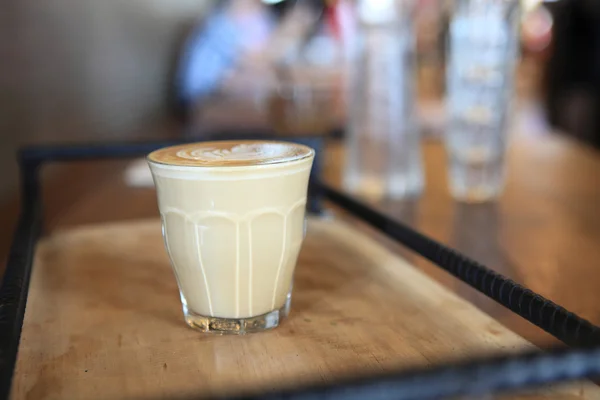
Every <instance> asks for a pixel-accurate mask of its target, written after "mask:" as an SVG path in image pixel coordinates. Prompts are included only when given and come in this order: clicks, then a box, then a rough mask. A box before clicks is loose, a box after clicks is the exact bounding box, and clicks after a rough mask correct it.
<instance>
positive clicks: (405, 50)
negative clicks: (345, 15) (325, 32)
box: [344, 0, 423, 198]
mask: <svg viewBox="0 0 600 400" xmlns="http://www.w3.org/2000/svg"><path fill="white" fill-rule="evenodd" d="M413 9H414V2H413V1H412V0H359V1H357V2H356V14H357V26H356V29H355V35H354V38H353V39H354V43H352V44H351V52H350V53H351V54H350V60H349V62H350V71H349V87H348V91H349V93H348V129H347V143H346V148H347V158H346V168H345V172H344V185H345V187H346V189H348V190H349V191H351V192H355V193H358V194H361V195H366V196H368V197H376V198H377V197H388V198H405V197H411V196H415V195H418V194H420V193H421V191H422V189H423V171H422V164H421V150H420V140H419V130H418V128H417V124H416V121H415V112H414V100H415V96H414V79H415V68H414V61H415V42H414V32H413V24H412V21H413V18H412V17H413V16H412V11H413Z"/></svg>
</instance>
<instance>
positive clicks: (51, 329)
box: [13, 219, 598, 400]
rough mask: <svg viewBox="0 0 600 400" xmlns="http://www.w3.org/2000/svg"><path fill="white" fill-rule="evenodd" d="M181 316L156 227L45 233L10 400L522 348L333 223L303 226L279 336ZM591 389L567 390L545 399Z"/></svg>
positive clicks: (244, 379) (154, 393)
mask: <svg viewBox="0 0 600 400" xmlns="http://www.w3.org/2000/svg"><path fill="white" fill-rule="evenodd" d="M180 307H181V305H180V302H179V296H178V292H177V286H176V283H175V279H173V276H172V272H171V269H170V267H169V265H168V261H167V257H166V254H165V252H164V250H163V244H162V238H161V234H160V225H159V222H158V221H156V220H146V221H139V222H128V223H119V224H105V225H91V226H88V227H80V228H75V229H70V230H63V231H57V232H55V233H54V234H53V235H51V236H49V237H47V238H46V239H44V240H43V241H42V242H41V243H40V246H39V249H38V252H37V257H36V261H35V269H34V274H33V277H32V282H31V289H30V296H29V301H28V305H27V312H26V316H25V324H24V327H23V334H22V339H21V347H20V351H19V356H18V363H17V369H16V374H15V379H14V386H13V399H15V400H16V399H65V398H69V399H96V398H98V399H99V398H111V399H120V398H173V397H179V396H181V397H185V396H192V395H198V394H203V395H213V394H216V393H220V394H223V393H233V392H237V391H239V390H240V389H241V388H248V389H269V388H273V387H277V386H280V385H282V384H287V385H290V384H300V383H306V382H312V381H325V382H329V381H332V380H334V379H336V378H340V377H343V376H347V375H349V374H356V373H367V372H377V371H385V370H389V369H391V368H395V367H407V368H408V367H414V366H427V365H435V364H439V363H441V362H446V361H452V360H460V359H464V358H466V357H472V356H481V355H485V354H498V353H502V354H505V353H509V352H516V351H521V350H524V349H526V348H531V347H532V345H531V344H530V343H528V342H527V341H525V340H524V339H522V338H521V337H519V336H518V335H516V334H515V333H513V332H511V331H509V330H508V329H506V328H505V327H503V326H502V325H501V324H499V323H498V322H497V321H495V320H494V319H493V318H491V317H489V316H487V315H485V314H484V313H482V312H481V311H479V310H478V309H477V308H475V307H474V306H473V305H471V304H470V303H468V302H466V301H464V300H462V299H460V298H459V297H457V296H456V295H455V294H453V293H451V292H450V291H448V290H446V289H445V288H443V287H442V286H440V285H439V284H437V283H435V282H434V281H432V280H431V279H430V278H428V277H427V276H426V275H424V274H423V273H422V272H420V271H418V270H417V269H415V268H413V267H412V266H411V265H409V264H408V263H407V262H406V261H405V260H404V259H402V258H399V257H398V256H397V255H395V254H394V253H392V252H390V251H389V250H387V249H385V248H384V247H382V246H381V245H379V244H378V243H376V242H375V241H374V240H373V239H371V238H369V237H368V236H365V235H363V234H361V233H359V232H358V231H357V230H355V229H353V228H351V227H350V226H348V225H346V224H344V223H341V222H340V221H335V220H330V221H325V220H314V219H313V220H311V221H310V223H309V234H308V236H307V239H306V242H305V245H304V247H303V250H302V252H301V255H300V260H299V264H298V268H297V273H296V278H295V287H294V299H293V305H292V313H291V315H290V318H289V319H287V320H286V321H285V322H284V323H283V324H282V326H280V327H279V328H277V329H275V330H273V331H270V332H266V333H261V334H254V335H248V336H244V337H236V336H212V335H204V334H200V333H198V332H196V331H194V330H191V329H190V328H188V327H187V326H186V325H185V324H184V322H183V320H182V315H181V308H180ZM597 392H598V391H597V389H596V387H591V386H589V385H588V384H585V383H578V384H575V385H571V386H568V387H562V388H547V389H546V390H545V391H544V392H543V393H542V394H543V395H544V396H543V398H585V396H588V395H589V396H592V395H596V394H597ZM539 395H541V394H539ZM584 395H585V396H584ZM525 398H531V397H525ZM588 398H589V397H588Z"/></svg>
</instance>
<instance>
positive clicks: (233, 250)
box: [148, 141, 314, 333]
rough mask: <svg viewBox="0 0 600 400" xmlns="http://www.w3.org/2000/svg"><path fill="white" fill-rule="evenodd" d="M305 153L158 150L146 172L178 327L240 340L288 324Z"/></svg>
mask: <svg viewBox="0 0 600 400" xmlns="http://www.w3.org/2000/svg"><path fill="white" fill-rule="evenodd" d="M313 158H314V151H313V150H312V149H310V148H309V147H306V146H303V145H300V144H293V143H286V142H268V141H221V142H204V143H194V144H186V145H181V146H175V147H168V148H164V149H160V150H157V151H155V152H153V153H151V154H150V155H149V156H148V162H149V165H150V169H151V171H152V175H153V177H154V182H155V185H156V189H157V195H158V205H159V209H160V214H161V217H162V224H163V235H164V240H165V246H166V249H167V252H168V254H169V257H170V259H171V264H172V266H173V269H174V271H175V276H176V278H177V282H178V284H179V289H180V293H181V301H182V303H183V310H184V314H185V318H186V321H187V323H188V324H189V325H190V326H192V327H195V328H198V329H200V330H203V331H215V332H225V333H245V332H252V331H260V330H264V329H268V328H272V327H274V326H277V325H278V323H279V319H280V317H282V316H284V315H285V314H287V310H288V308H289V299H290V293H291V288H292V277H293V272H294V268H295V264H296V259H297V257H298V252H299V251H300V246H301V244H302V241H303V239H304V215H305V208H306V195H307V188H308V179H309V175H310V169H311V166H312V162H313Z"/></svg>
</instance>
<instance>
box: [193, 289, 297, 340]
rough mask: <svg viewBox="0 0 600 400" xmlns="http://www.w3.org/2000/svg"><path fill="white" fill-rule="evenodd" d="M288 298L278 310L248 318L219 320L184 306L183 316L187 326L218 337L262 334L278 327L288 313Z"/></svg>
mask: <svg viewBox="0 0 600 400" xmlns="http://www.w3.org/2000/svg"><path fill="white" fill-rule="evenodd" d="M290 300H291V299H290V296H288V298H287V300H286V302H285V304H284V305H283V307H281V308H280V309H278V310H273V311H271V312H268V313H266V314H263V315H258V316H256V317H249V318H219V317H205V316H203V315H198V314H195V313H193V312H191V311H190V310H188V308H187V306H186V305H185V304H184V306H183V315H184V317H185V322H187V324H188V325H189V326H190V327H192V328H194V329H196V330H199V331H201V332H205V333H215V334H220V335H245V334H246V333H255V332H262V331H266V330H269V329H273V328H276V327H278V326H279V323H280V322H281V320H282V319H283V318H285V317H287V316H288V314H289V312H290V304H291V302H290Z"/></svg>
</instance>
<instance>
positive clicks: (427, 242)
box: [0, 133, 600, 399]
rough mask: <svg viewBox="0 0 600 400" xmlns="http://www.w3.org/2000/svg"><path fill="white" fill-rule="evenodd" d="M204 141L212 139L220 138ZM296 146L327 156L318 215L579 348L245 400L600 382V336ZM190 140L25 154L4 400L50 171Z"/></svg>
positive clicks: (314, 200)
mask: <svg viewBox="0 0 600 400" xmlns="http://www.w3.org/2000/svg"><path fill="white" fill-rule="evenodd" d="M244 137H247V136H246V135H244ZM251 137H253V138H270V135H269V136H268V137H265V135H263V134H260V133H259V134H257V135H252V136H251ZM220 138H221V139H222V138H223V137H222V136H221V137H220ZM234 138H235V137H234ZM204 139H205V140H208V139H211V137H204ZM278 139H279V140H282V138H278ZM196 140H197V139H196ZM289 140H292V141H295V142H302V143H305V144H307V145H309V146H311V147H313V148H315V149H316V150H317V159H316V161H315V166H314V168H313V172H312V175H311V187H310V190H309V205H308V208H309V211H311V212H317V213H318V212H320V211H321V207H322V200H324V199H325V200H328V201H330V202H333V203H335V204H337V205H338V206H340V207H342V208H344V209H346V210H347V211H349V212H350V213H351V214H353V216H355V217H356V218H358V219H360V220H362V221H364V222H366V223H368V224H370V225H371V226H373V227H374V228H376V229H378V230H380V231H381V232H383V233H384V234H386V235H387V236H389V237H391V238H393V239H394V240H396V241H397V242H399V243H400V244H402V245H404V246H405V247H407V248H409V249H411V250H413V251H414V252H416V253H418V254H420V255H421V256H423V257H425V258H427V259H429V260H430V261H432V262H433V263H434V264H436V265H437V266H439V267H440V268H442V269H444V270H446V271H447V272H449V273H450V274H452V275H454V276H455V277H457V278H458V279H460V280H462V281H463V282H465V283H467V284H469V285H470V286H472V287H473V288H475V289H477V290H479V291H480V292H482V293H484V294H485V295H487V296H488V297H490V298H492V299H494V300H495V301H497V302H498V303H500V304H502V305H504V306H506V307H507V308H509V309H510V310H511V311H513V312H515V313H516V314H518V315H520V316H521V317H523V318H525V319H527V320H528V321H530V322H531V323H533V324H535V325H537V326H539V327H540V328H542V329H544V330H545V331H547V332H549V333H550V334H552V335H553V336H555V337H556V338H558V339H560V340H561V341H563V342H564V343H566V344H568V345H570V346H571V348H559V349H555V350H549V351H545V352H542V351H535V352H530V353H527V354H521V355H516V356H509V357H501V358H491V359H489V358H488V359H478V360H467V361H466V362H465V363H462V364H453V365H444V366H439V367H435V368H429V369H421V370H413V371H394V372H391V373H387V374H380V375H372V376H363V377H353V378H351V379H346V380H342V381H339V382H335V383H333V384H328V385H315V386H310V387H303V388H282V389H281V390H280V391H277V392H270V393H259V394H245V395H243V396H241V397H240V398H248V399H250V398H253V399H254V398H256V399H259V398H260V399H275V398H293V399H325V398H327V399H438V398H444V397H449V396H452V397H454V396H459V395H460V396H464V395H471V396H480V395H483V394H486V393H492V392H496V391H506V390H516V389H526V388H535V387H538V386H540V385H543V384H548V383H556V382H566V381H572V380H577V379H582V378H593V377H598V376H600V328H598V327H596V326H594V325H592V324H591V323H590V322H588V321H586V320H584V319H582V318H580V317H578V316H577V315H575V314H573V313H571V312H569V311H568V310H566V309H564V308H563V307H561V306H559V305H556V304H554V303H552V302H551V301H549V300H547V299H545V298H544V297H542V296H540V295H539V294H537V293H535V292H532V291H531V290H529V289H526V288H524V287H522V286H521V285H519V284H517V283H516V282H514V281H512V280H509V279H507V278H505V277H503V276H501V275H499V274H498V273H496V272H494V271H493V270H491V269H488V268H486V267H485V266H483V265H481V264H478V263H477V262H475V261H473V260H470V259H469V258H467V257H465V256H464V255H462V254H460V253H459V252H457V251H455V250H453V249H451V248H448V247H446V246H444V245H442V244H440V243H438V242H436V241H434V240H432V239H430V238H428V237H427V236H424V235H422V234H420V233H419V232H416V231H414V230H413V229H411V228H409V227H408V226H405V225H403V224H402V223H400V222H397V221H394V220H392V219H390V218H389V217H387V216H386V215H384V214H382V213H380V212H378V211H377V210H375V209H373V208H371V207H369V206H367V205H365V204H363V203H361V202H360V201H359V200H357V199H355V198H353V197H351V196H349V195H347V194H345V193H343V192H341V191H339V190H337V189H335V188H333V187H331V186H328V185H326V184H324V183H323V182H321V181H320V180H319V179H318V178H319V174H320V169H321V163H320V162H319V154H320V153H321V150H322V147H323V146H322V144H323V140H322V138H319V137H314V136H310V137H294V138H289ZM189 141H192V140H191V139H190V140H178V141H171V142H127V143H122V142H121V143H109V144H89V145H71V146H34V147H27V148H24V149H22V150H21V151H20V152H19V156H18V161H19V167H20V173H21V194H22V197H21V215H20V218H19V222H18V225H17V229H16V231H15V234H14V238H13V243H12V246H11V249H10V254H9V258H8V262H7V267H6V272H5V275H4V278H3V281H2V285H1V286H0V399H7V398H8V397H9V395H10V387H11V382H12V376H13V373H14V368H15V363H16V359H17V352H18V347H19V340H20V336H21V328H22V325H23V318H24V315H25V306H26V302H27V295H28V290H29V280H30V276H31V271H32V266H33V256H34V252H35V247H36V243H37V240H38V237H39V234H40V232H41V224H42V199H41V190H40V175H39V172H40V169H41V167H42V166H43V165H45V164H48V163H51V162H69V161H78V160H90V159H98V160H105V159H118V158H133V157H140V156H144V155H146V154H148V153H149V152H151V151H152V150H155V149H158V148H161V147H165V146H168V145H174V144H179V143H184V142H189Z"/></svg>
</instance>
